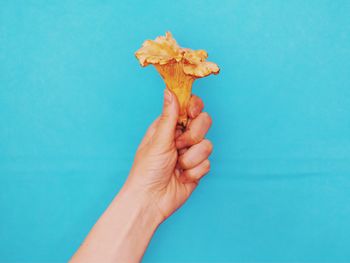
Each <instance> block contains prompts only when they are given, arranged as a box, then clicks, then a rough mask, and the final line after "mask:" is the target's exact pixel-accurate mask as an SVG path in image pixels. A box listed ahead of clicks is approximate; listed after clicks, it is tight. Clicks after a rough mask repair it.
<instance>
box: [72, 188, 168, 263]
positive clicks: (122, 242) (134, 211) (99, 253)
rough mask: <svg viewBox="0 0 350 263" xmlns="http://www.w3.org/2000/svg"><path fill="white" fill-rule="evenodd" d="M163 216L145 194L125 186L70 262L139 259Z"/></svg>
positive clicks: (135, 260)
mask: <svg viewBox="0 0 350 263" xmlns="http://www.w3.org/2000/svg"><path fill="white" fill-rule="evenodd" d="M162 219H163V218H162V216H161V214H160V213H159V211H158V210H157V208H156V206H154V204H152V202H150V200H148V199H147V198H146V197H145V195H143V194H142V193H140V192H137V191H134V190H131V189H129V188H125V187H124V188H123V189H122V190H121V191H120V192H119V194H118V195H117V196H116V198H115V199H114V200H113V201H112V203H111V204H110V206H109V207H108V209H107V210H106V211H105V212H104V213H103V215H102V216H101V217H100V219H99V220H98V221H97V223H96V224H95V226H94V227H93V229H92V230H91V232H90V233H89V235H88V236H87V238H86V240H85V241H84V243H83V244H82V245H81V247H80V248H79V250H78V251H77V253H76V254H75V255H74V257H73V258H72V261H71V262H139V261H140V260H141V258H142V256H143V254H144V252H145V250H146V248H147V245H148V243H149V241H150V239H151V237H152V235H153V233H154V231H155V230H156V228H157V227H158V225H159V224H160V223H161V221H162Z"/></svg>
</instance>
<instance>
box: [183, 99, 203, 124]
mask: <svg viewBox="0 0 350 263" xmlns="http://www.w3.org/2000/svg"><path fill="white" fill-rule="evenodd" d="M203 108H204V103H203V101H202V99H201V98H199V97H198V96H196V95H192V96H191V99H190V102H189V103H188V106H187V115H188V116H189V117H190V118H191V119H194V118H196V117H197V116H198V115H199V113H201V112H202V110H203Z"/></svg>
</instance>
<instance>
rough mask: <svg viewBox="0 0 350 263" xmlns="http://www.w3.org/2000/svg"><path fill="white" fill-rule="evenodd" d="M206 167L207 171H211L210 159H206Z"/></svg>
mask: <svg viewBox="0 0 350 263" xmlns="http://www.w3.org/2000/svg"><path fill="white" fill-rule="evenodd" d="M204 168H205V171H206V173H208V172H209V171H210V161H209V160H208V159H207V160H205V161H204Z"/></svg>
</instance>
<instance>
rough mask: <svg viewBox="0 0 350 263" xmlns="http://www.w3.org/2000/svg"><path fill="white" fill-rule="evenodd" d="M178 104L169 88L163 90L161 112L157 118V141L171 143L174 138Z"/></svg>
mask: <svg viewBox="0 0 350 263" xmlns="http://www.w3.org/2000/svg"><path fill="white" fill-rule="evenodd" d="M178 116H179V105H178V102H177V98H176V96H175V95H174V94H173V93H172V92H171V91H170V90H169V89H165V90H164V103H163V112H162V115H161V117H160V119H159V123H158V129H157V132H156V138H157V139H158V140H159V143H161V144H163V143H171V142H173V141H174V138H175V130H176V124H177V119H178Z"/></svg>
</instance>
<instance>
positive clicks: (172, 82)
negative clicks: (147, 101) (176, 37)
mask: <svg viewBox="0 0 350 263" xmlns="http://www.w3.org/2000/svg"><path fill="white" fill-rule="evenodd" d="M155 67H156V69H157V71H158V72H159V73H160V75H161V76H162V78H163V79H164V82H165V85H166V87H167V88H168V89H169V90H171V91H172V92H173V93H174V94H175V95H176V97H177V100H178V102H179V106H180V109H179V119H178V124H179V125H181V126H183V127H186V124H187V119H188V118H187V110H186V109H187V105H188V103H189V101H190V98H191V93H192V84H193V81H194V80H195V79H196V78H195V77H193V76H189V75H186V74H185V73H184V72H183V63H182V62H173V63H169V64H165V65H155Z"/></svg>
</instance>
